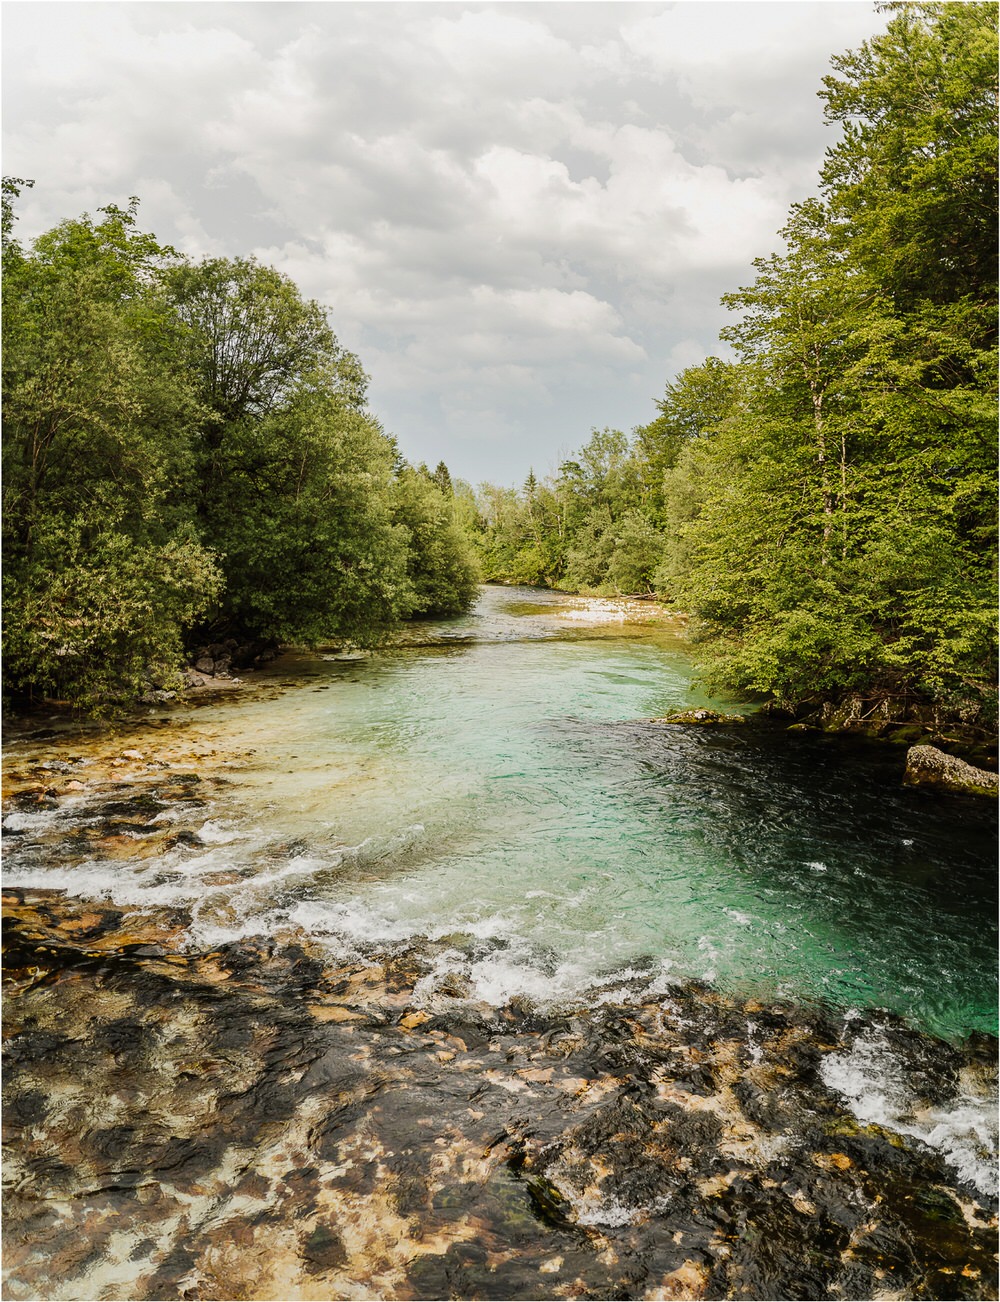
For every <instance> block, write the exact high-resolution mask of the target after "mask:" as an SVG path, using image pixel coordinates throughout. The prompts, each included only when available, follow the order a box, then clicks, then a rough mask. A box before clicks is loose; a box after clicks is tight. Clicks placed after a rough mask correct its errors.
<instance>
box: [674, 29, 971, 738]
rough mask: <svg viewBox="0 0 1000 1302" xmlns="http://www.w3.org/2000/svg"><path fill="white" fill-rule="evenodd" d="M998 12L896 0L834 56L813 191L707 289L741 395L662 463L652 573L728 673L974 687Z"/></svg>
mask: <svg viewBox="0 0 1000 1302" xmlns="http://www.w3.org/2000/svg"><path fill="white" fill-rule="evenodd" d="M960 11H961V12H960ZM995 27H996V12H995V8H993V7H992V6H981V5H975V4H970V5H967V6H954V5H907V6H905V7H904V8H902V9H900V10H899V16H898V17H897V18H895V19H894V20H893V22H892V23H891V24H890V27H889V30H888V32H887V33H886V34H885V36H884V37H878V38H875V39H874V40H873V41H872V42H869V43H868V44H867V45H866V46H864V47H863V48H862V50H861V51H860V52H858V53H857V54H852V55H847V56H844V57H843V58H842V59H839V60H837V61H836V63H835V66H836V67H837V69H838V71H840V72H841V73H842V74H844V75H843V76H842V77H841V78H840V79H837V78H828V79H827V82H826V98H827V101H828V106H829V111H830V116H831V117H832V118H833V119H834V120H836V121H841V122H843V123H844V124H845V133H844V137H843V139H842V141H841V143H840V144H839V145H837V146H836V147H835V148H834V149H833V150H831V151H830V154H829V155H828V159H827V164H826V167H825V168H824V173H823V183H824V197H823V200H822V202H820V201H811V202H809V203H806V204H802V205H799V206H797V207H796V208H795V209H793V212H792V215H791V218H790V221H789V224H788V226H787V227H786V229H785V231H784V232H783V234H784V236H785V240H786V252H785V253H783V254H782V255H780V256H776V257H772V258H768V259H762V260H759V261H758V262H757V263H756V264H755V266H756V268H757V272H758V275H757V279H756V281H755V282H754V284H753V285H752V286H750V287H749V288H747V289H744V290H741V291H740V292H739V293H738V294H735V295H731V296H729V297H728V299H727V301H728V303H729V304H730V306H732V307H734V308H735V309H737V310H738V311H739V312H740V313H741V319H740V320H739V321H738V322H737V323H736V324H735V325H734V326H733V327H731V328H730V329H729V330H728V331H727V332H726V337H727V338H728V339H729V340H730V341H731V342H732V343H733V344H734V345H735V346H736V348H737V350H738V351H739V353H740V355H741V358H742V363H741V365H740V367H739V370H738V379H739V388H740V396H739V399H738V401H735V402H734V403H733V404H732V405H731V407H730V409H729V411H728V412H727V413H726V414H725V415H724V417H723V419H722V420H721V421H719V422H718V423H717V424H716V425H715V427H714V430H713V432H712V436H711V438H710V439H709V440H707V441H706V442H705V443H704V444H703V445H702V446H700V447H698V446H695V445H693V444H688V446H687V447H686V448H685V450H684V451H683V452H682V453H681V455H680V456H679V457H678V459H677V461H676V463H675V466H674V469H673V470H671V471H669V472H668V474H667V477H666V487H665V506H666V510H667V512H668V514H672V515H673V517H674V522H675V524H676V527H677V528H676V535H675V537H674V538H673V539H672V540H671V541H670V543H669V544H668V547H667V552H666V557H665V563H664V565H663V566H662V567H661V570H660V573H659V579H660V581H661V582H662V583H665V584H670V585H671V586H672V587H673V588H674V589H676V591H677V592H678V593H679V594H680V596H681V598H682V599H683V600H685V601H686V602H687V604H688V606H689V608H691V609H692V610H693V611H694V612H695V613H696V614H697V615H698V616H699V618H700V620H701V630H702V634H703V636H704V637H705V639H706V642H705V653H706V656H707V658H708V659H709V660H710V662H711V663H712V665H713V666H714V671H715V675H716V677H717V679H719V680H722V681H725V682H728V683H729V684H731V685H737V686H741V687H744V688H751V689H755V690H760V691H764V692H768V693H771V694H773V695H774V696H776V697H777V698H778V699H779V700H783V701H785V702H788V703H790V704H795V703H798V702H802V701H806V700H816V699H822V698H823V697H828V698H829V697H834V698H835V697H836V696H838V695H842V694H843V693H845V692H859V693H868V694H869V695H874V696H879V695H882V696H897V697H901V698H914V699H922V700H924V701H935V702H950V703H951V704H950V705H949V708H951V709H955V708H958V707H957V706H956V704H955V703H956V702H958V701H963V700H964V701H965V705H963V706H962V707H961V708H962V709H963V710H965V711H966V712H967V713H968V711H970V710H971V711H974V710H975V709H977V708H979V705H977V702H978V703H980V704H981V703H982V702H984V701H986V700H988V699H989V698H990V696H991V695H992V683H993V681H994V677H995V663H996V662H995V649H994V638H993V623H994V620H993V612H994V608H995V600H994V593H995V577H994V574H995V571H994V567H993V555H994V549H995V539H994V534H993V517H994V508H993V503H994V501H995V423H996V396H995V381H994V376H995V353H994V351H993V348H994V343H995V338H996V305H995V299H994V294H993V275H994V273H993V271H992V270H991V269H990V268H991V267H992V263H991V262H990V261H989V259H990V258H992V257H993V256H994V254H995V247H994V246H995V241H994V239H993V237H992V235H991V237H990V239H989V240H988V241H985V240H984V235H983V232H984V230H985V229H986V228H987V227H988V228H989V229H990V230H991V231H992V230H993V229H994V228H995V223H996V209H997V204H996V166H995V149H994V143H995V134H996V131H995V95H993V96H992V97H991V95H989V94H984V93H983V87H984V85H994V86H995V44H996V41H995ZM991 51H992V52H991ZM984 78H985V81H984V80H983V79H984ZM991 106H992V107H991ZM987 141H988V144H987ZM945 226H951V227H952V229H950V230H949V231H948V233H947V234H946V233H945V231H944V227H945ZM987 245H988V246H989V253H988V254H987ZM987 282H988V285H989V288H987Z"/></svg>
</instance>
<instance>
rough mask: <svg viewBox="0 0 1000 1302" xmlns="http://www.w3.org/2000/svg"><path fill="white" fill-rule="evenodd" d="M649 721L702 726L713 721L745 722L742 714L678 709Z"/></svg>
mask: <svg viewBox="0 0 1000 1302" xmlns="http://www.w3.org/2000/svg"><path fill="white" fill-rule="evenodd" d="M650 722H651V723H693V724H701V725H702V726H705V725H708V724H713V723H746V718H745V716H744V715H742V714H719V712H718V711H717V710H678V711H676V713H674V714H665V715H664V716H663V718H662V719H652V720H650Z"/></svg>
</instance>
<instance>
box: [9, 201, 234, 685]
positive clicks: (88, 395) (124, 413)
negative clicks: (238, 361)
mask: <svg viewBox="0 0 1000 1302" xmlns="http://www.w3.org/2000/svg"><path fill="white" fill-rule="evenodd" d="M12 194H13V190H9V192H8V196H7V197H8V199H9V198H11V197H12ZM101 211H102V214H103V217H102V220H100V221H95V220H94V219H92V218H90V217H87V216H85V217H82V218H80V219H79V220H77V221H73V222H65V223H63V224H62V225H61V226H59V227H57V228H56V229H55V230H54V231H51V232H49V233H48V234H46V235H44V236H42V237H40V238H39V239H38V240H36V241H35V243H34V246H33V247H32V248H31V250H30V251H29V252H28V253H27V254H25V253H23V251H22V250H21V249H20V248H19V247H18V246H17V245H16V244H15V243H14V241H13V237H12V234H11V230H12V215H11V213H10V212H9V211H8V212H5V217H4V226H5V276H4V320H5V345H6V346H5V350H4V407H5V421H4V439H3V504H4V511H3V552H4V593H5V641H6V658H5V682H6V685H7V689H8V691H10V692H12V693H14V694H15V695H16V694H20V693H25V692H28V691H38V690H40V691H43V692H54V693H56V694H57V695H59V696H61V697H65V698H67V699H69V700H72V701H74V702H76V703H79V704H82V705H85V706H87V707H92V706H96V705H99V704H100V703H101V702H102V701H104V700H106V699H107V698H109V697H111V696H113V695H116V694H118V693H120V692H121V691H122V690H130V689H132V688H134V687H136V686H137V684H139V683H140V681H141V680H142V678H143V675H144V674H146V675H147V676H159V677H162V676H163V675H164V673H165V672H166V670H165V666H166V665H167V664H168V663H169V662H174V663H176V660H177V658H178V657H179V652H180V647H181V639H182V636H183V631H184V629H185V628H186V627H189V626H190V625H191V623H192V622H193V621H194V619H195V618H196V617H197V616H198V614H199V613H200V612H201V611H202V610H204V609H205V608H206V607H207V606H208V605H209V604H210V602H211V601H212V600H213V599H214V597H215V595H216V593H217V591H218V587H219V583H218V578H219V576H218V572H217V569H216V567H215V565H214V562H213V559H212V557H211V555H210V553H208V552H207V551H206V550H205V549H204V547H203V546H201V545H200V542H199V540H198V538H197V535H196V532H195V530H194V528H193V523H192V514H191V510H190V507H189V506H188V504H187V501H188V494H189V492H190V489H191V486H192V476H193V458H192V446H191V439H190V425H191V422H192V420H193V418H194V416H195V413H196V411H197V402H196V397H195V394H194V392H193V389H192V386H191V384H190V383H189V380H188V377H187V374H186V371H185V367H184V365H183V360H182V349H181V340H180V335H179V329H178V325H177V322H176V319H175V318H174V316H173V313H172V311H171V308H170V305H169V303H168V302H167V300H166V298H165V296H164V294H163V292H162V280H161V277H162V274H163V270H164V268H165V267H166V266H168V265H169V263H170V260H171V258H172V254H171V251H170V250H169V249H166V248H162V247H160V246H159V245H158V244H157V243H156V241H155V239H154V238H153V237H152V236H150V235H146V234H144V233H142V232H140V231H138V229H137V223H136V201H135V200H133V201H132V202H131V203H130V205H129V207H128V208H127V209H124V210H123V209H120V208H117V207H115V206H109V207H108V208H105V209H102V210H101ZM126 650H127V654H126Z"/></svg>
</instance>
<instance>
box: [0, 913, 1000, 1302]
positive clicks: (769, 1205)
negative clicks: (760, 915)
mask: <svg viewBox="0 0 1000 1302" xmlns="http://www.w3.org/2000/svg"><path fill="white" fill-rule="evenodd" d="M4 913H5V964H6V968H7V981H6V996H7V1006H6V1014H5V1028H6V1035H7V1044H6V1065H5V1073H4V1089H5V1123H6V1124H5V1138H6V1145H7V1163H6V1180H7V1186H6V1187H7V1192H6V1198H5V1213H6V1215H5V1252H4V1269H5V1272H6V1289H5V1296H6V1297H8V1298H11V1299H29V1298H39V1297H45V1298H52V1299H55V1298H60V1299H62V1298H67V1299H68V1298H81V1299H82V1298H97V1297H101V1298H202V1299H209V1298H219V1299H221V1298H269V1299H278V1298H316V1299H333V1298H372V1297H384V1298H448V1297H451V1298H550V1297H551V1298H557V1297H567V1298H569V1297H572V1298H726V1297H729V1298H796V1297H797V1298H817V1299H818V1298H989V1297H994V1296H995V1295H996V1293H995V1278H996V1276H995V1271H996V1263H995V1258H994V1255H993V1254H994V1249H995V1227H996V1220H995V1214H994V1213H995V1207H994V1206H993V1205H992V1204H991V1201H990V1200H989V1199H988V1198H986V1197H984V1196H983V1194H982V1192H981V1191H980V1190H978V1189H977V1188H976V1187H975V1186H974V1185H973V1184H971V1183H969V1182H967V1181H966V1180H963V1179H962V1178H961V1176H960V1175H959V1174H958V1173H957V1172H956V1170H955V1168H954V1166H953V1165H950V1164H949V1163H947V1162H946V1161H945V1160H944V1159H943V1157H942V1156H941V1155H940V1154H939V1153H936V1152H934V1151H933V1150H932V1149H931V1148H929V1147H927V1146H926V1145H924V1144H923V1143H921V1142H920V1141H919V1140H915V1139H913V1138H911V1137H908V1136H906V1135H904V1134H900V1133H899V1132H895V1131H892V1130H888V1129H885V1128H883V1127H881V1126H879V1125H876V1124H862V1123H861V1122H859V1120H858V1119H857V1117H856V1116H855V1115H854V1114H853V1113H852V1112H851V1111H850V1110H849V1109H848V1107H847V1106H846V1104H845V1101H844V1099H843V1097H842V1096H841V1095H840V1094H838V1092H837V1091H836V1090H835V1089H833V1088H831V1086H830V1085H829V1084H827V1083H826V1081H825V1079H824V1064H825V1063H827V1064H828V1063H830V1062H837V1061H843V1060H844V1058H845V1055H849V1054H850V1052H851V1051H852V1047H856V1046H857V1045H858V1044H859V1043H860V1042H861V1041H862V1040H863V1039H864V1037H865V1036H868V1037H870V1036H871V1035H872V1034H873V1026H872V1024H871V1023H870V1022H867V1021H863V1020H861V1019H858V1020H855V1021H851V1022H847V1023H845V1022H844V1021H843V1020H835V1019H832V1018H829V1017H825V1016H823V1015H822V1014H821V1013H818V1012H817V1011H816V1010H807V1009H803V1008H797V1007H794V1006H792V1005H790V1004H775V1005H772V1006H768V1007H764V1006H761V1005H760V1004H759V1003H755V1002H752V1001H740V1000H736V999H732V998H726V997H723V996H722V995H720V994H718V993H716V992H714V991H712V990H711V989H709V988H706V987H704V986H699V985H696V984H687V985H683V986H678V987H676V988H674V989H671V990H670V991H669V992H667V993H666V994H665V995H663V996H660V997H658V998H655V999H648V998H645V999H644V998H643V997H642V992H641V988H639V987H637V988H636V989H635V990H634V991H631V992H630V991H629V990H627V989H622V990H620V991H617V992H615V994H614V996H613V997H607V996H605V999H606V1002H604V1003H602V1004H600V1005H598V1006H597V1007H590V1008H582V1007H577V1008H567V1009H565V1010H563V1011H561V1012H559V1013H553V1012H551V1011H550V1012H547V1013H544V1014H542V1013H538V1012H536V1011H534V1010H532V1009H531V1008H530V1007H528V1006H526V1005H522V1004H520V1003H518V1002H517V1001H514V1002H511V1003H508V1004H507V1005H506V1006H504V1007H502V1008H495V1009H491V1008H487V1007H484V1006H476V1005H475V1004H473V1003H470V1002H469V1001H468V1000H467V999H465V998H463V996H464V994H465V992H464V991H462V990H461V989H460V988H456V989H455V990H454V991H452V992H449V991H448V990H447V989H444V990H442V989H441V987H440V986H439V987H438V991H437V994H436V1001H435V1002H432V1004H431V1006H427V1004H426V1003H425V1002H422V1001H421V1000H419V999H418V998H417V997H416V995H415V989H416V987H417V986H418V983H419V982H420V979H421V977H422V975H423V974H424V973H425V972H426V971H427V968H428V964H429V962H431V961H432V958H433V955H432V954H431V953H429V952H427V951H425V950H421V949H413V950H411V951H409V952H406V953H401V954H397V955H394V956H391V957H386V958H385V959H384V960H382V961H380V962H376V961H368V962H366V963H357V964H353V965H348V966H331V965H329V963H328V962H327V961H325V960H324V956H323V954H322V953H321V952H320V951H318V950H316V949H315V948H314V947H313V946H311V945H310V944H309V942H308V941H307V940H306V939H305V938H304V937H300V938H295V937H291V936H286V937H281V938H276V939H275V940H274V941H270V942H267V943H256V944H252V945H250V944H241V945H230V946H225V947H222V948H220V949H219V950H217V951H214V952H208V953H191V952H188V951H186V950H185V949H184V948H183V946H182V945H181V941H180V937H181V936H182V935H183V929H184V924H185V921H186V919H185V918H184V916H183V914H182V913H181V912H180V911H178V910H164V911H161V912H159V913H157V912H155V911H147V912H146V913H145V914H144V915H142V916H141V917H140V916H137V915H131V916H130V915H129V914H128V913H127V912H126V911H124V910H122V909H119V908H115V907H112V906H110V905H108V904H101V903H94V904H87V903H85V902H82V901H71V900H69V899H67V898H66V897H65V896H63V895H61V894H59V893H58V892H52V891H30V890H11V891H9V892H8V893H7V894H6V895H5V897H4ZM877 1030H878V1034H879V1035H881V1036H883V1037H889V1039H891V1041H892V1044H893V1048H894V1050H895V1052H896V1053H897V1055H901V1059H902V1060H903V1061H905V1062H906V1063H907V1064H908V1067H909V1074H910V1076H911V1078H912V1080H913V1082H915V1088H916V1091H917V1095H919V1097H915V1101H914V1108H915V1109H916V1110H919V1109H924V1110H925V1111H926V1110H929V1109H931V1110H932V1109H934V1108H935V1107H940V1106H941V1105H942V1104H945V1103H947V1102H948V1100H954V1099H955V1098H956V1097H957V1096H959V1095H961V1094H962V1093H963V1092H969V1091H973V1092H975V1091H981V1090H982V1089H983V1087H984V1085H985V1084H986V1083H987V1080H988V1078H989V1076H990V1075H991V1073H993V1072H994V1070H995V1068H994V1057H993V1048H994V1046H993V1045H992V1044H991V1043H989V1042H986V1041H980V1042H977V1043H975V1044H972V1045H969V1046H966V1047H965V1048H964V1049H961V1050H960V1049H954V1048H949V1047H948V1046H945V1045H942V1044H940V1043H938V1042H936V1041H932V1040H928V1039H926V1038H925V1037H922V1036H920V1035H917V1034H915V1033H913V1032H911V1031H908V1030H907V1029H906V1028H905V1027H904V1026H903V1025H902V1024H900V1023H899V1022H896V1021H893V1020H891V1019H885V1020H883V1021H882V1023H881V1024H880V1025H879V1026H878V1028H877ZM827 1074H828V1073H827Z"/></svg>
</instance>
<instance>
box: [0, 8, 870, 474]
mask: <svg viewBox="0 0 1000 1302" xmlns="http://www.w3.org/2000/svg"><path fill="white" fill-rule="evenodd" d="M883 23H884V19H883V18H881V17H879V16H878V15H876V14H875V13H874V12H873V9H872V8H870V7H869V6H868V5H867V4H861V3H857V2H854V0H847V2H846V3H797V2H794V0H793V2H792V3H778V4H774V3H750V4H730V3H694V2H693V0H688V2H686V3H680V4H673V5H670V4H661V3H621V4H616V3H610V4H608V3H593V4H592V3H572V2H571V3H566V4H548V3H529V4H520V3H513V4H507V3H494V4H490V3H487V4H482V5H481V4H476V5H471V4H470V5H465V4H462V3H458V4H447V3H445V4H426V3H416V4H366V3H317V4H305V5H300V4H295V3H289V4H241V3H233V4H230V3H191V4H186V3H179V4H178V3H155V4H139V3H132V4H110V3H90V2H89V0H88V2H86V3H81V4H60V3H56V4H44V5H38V4H16V5H8V6H7V11H6V23H5V60H6V68H5V99H6V115H5V121H6V126H7V132H8V139H7V144H6V155H5V170H6V171H7V172H9V173H13V174H16V175H25V176H32V177H34V178H36V181H37V186H36V189H35V190H34V191H32V192H30V193H28V194H26V195H25V196H24V199H23V202H22V205H21V212H22V229H23V232H24V233H26V234H28V235H31V234H34V233H37V232H39V231H40V230H42V229H45V228H46V227H47V226H50V225H53V224H54V223H55V222H56V221H58V220H61V219H62V218H64V217H66V216H70V215H73V214H75V213H77V212H79V211H81V210H83V209H85V208H86V209H89V210H93V209H94V208H95V207H97V206H99V205H101V204H104V203H107V202H119V203H120V202H123V201H124V199H126V198H127V197H128V195H130V194H132V193H136V194H139V195H140V196H141V198H142V200H143V206H142V209H141V216H142V220H143V223H144V225H146V226H147V227H148V228H151V229H153V230H155V231H156V232H157V234H158V235H159V236H160V237H161V238H162V239H164V240H167V241H169V242H172V243H174V244H176V245H177V246H178V247H180V248H182V249H184V250H185V251H187V252H189V253H191V254H192V255H195V256H197V255H202V254H208V255H213V256H216V255H220V254H230V255H234V256H235V255H243V254H247V253H250V252H253V253H256V254H257V255H258V256H260V257H261V258H262V259H264V260H266V261H268V262H272V263H274V264H275V265H277V266H278V267H280V268H281V269H282V270H283V271H285V272H286V273H287V274H289V275H291V276H292V277H293V278H294V279H295V280H296V281H297V282H298V283H299V284H300V286H301V287H302V289H303V291H304V292H305V293H306V294H307V295H308V296H310V297H316V298H318V299H319V300H320V301H321V302H323V303H324V304H327V305H328V306H329V307H330V309H331V319H332V321H333V324H334V327H335V329H336V330H337V332H338V334H339V335H340V336H341V338H342V340H343V342H344V343H345V344H346V345H347V346H349V347H351V348H354V349H355V350H356V351H358V352H359V353H360V355H361V357H362V360H363V361H364V362H365V364H366V366H367V367H368V369H369V370H370V371H371V373H372V376H373V387H372V401H373V404H374V406H375V407H376V409H377V410H378V411H379V412H380V413H381V414H382V415H383V416H384V417H385V419H386V422H387V424H388V425H390V426H391V427H392V428H393V430H394V432H396V433H397V435H398V436H399V437H400V441H401V443H402V445H403V448H404V451H406V452H407V454H408V455H412V456H414V457H417V458H423V459H426V460H429V461H436V460H437V459H438V458H439V456H441V455H444V456H445V457H446V459H448V460H450V461H452V462H454V467H455V469H456V472H457V473H459V474H463V475H465V476H466V477H469V478H479V477H482V475H484V474H489V475H492V476H494V477H499V478H501V479H519V478H520V477H522V474H523V469H524V465H525V464H526V463H527V461H529V460H530V461H531V462H532V463H533V464H535V465H536V466H537V465H539V464H540V463H541V462H542V461H544V460H545V459H546V458H545V456H544V449H545V448H550V449H552V450H553V455H554V449H555V448H557V447H567V446H573V445H574V444H576V443H579V442H582V441H583V440H584V439H585V438H586V437H587V433H588V430H589V428H590V426H591V425H594V424H597V425H600V424H605V423H611V424H617V425H619V426H622V427H626V428H627V427H628V426H630V425H632V424H634V423H637V422H639V421H643V420H647V419H650V418H651V416H652V415H653V414H654V408H653V402H652V400H653V398H654V397H655V396H656V395H658V394H659V393H660V392H662V388H663V384H664V383H665V381H666V380H667V379H669V378H670V374H671V368H675V367H682V366H684V365H688V364H691V363H692V362H696V361H697V360H699V359H700V356H704V354H705V352H708V351H717V350H718V345H717V343H716V334H717V331H718V328H719V326H720V324H721V323H722V321H723V314H722V311H721V309H720V308H719V307H718V296H719V294H720V293H722V292H724V291H725V290H726V289H731V288H735V286H736V285H738V284H742V283H746V280H747V279H748V278H749V277H750V275H751V271H750V263H751V260H752V258H753V257H755V256H757V255H759V254H762V253H766V252H768V251H769V250H770V249H771V248H773V247H774V245H775V242H776V241H775V236H774V232H775V230H776V229H777V227H778V226H779V225H780V224H781V223H782V220H783V218H784V215H785V212H786V210H787V206H788V204H789V202H791V201H792V200H794V199H795V198H797V197H800V196H801V195H802V194H804V193H806V192H808V190H809V189H811V188H812V186H813V185H814V183H815V171H816V166H817V163H818V161H819V159H820V158H821V155H822V150H823V147H824V145H825V144H826V143H828V140H829V137H828V135H827V134H826V132H825V131H824V129H823V127H822V118H821V105H820V103H819V101H818V100H817V99H816V95H815V92H816V91H817V90H818V88H819V85H820V78H821V76H822V75H823V73H824V72H825V71H826V70H827V68H828V63H829V56H830V55H831V54H834V53H836V52H838V51H840V50H841V49H843V48H846V47H849V46H852V45H857V44H858V43H859V42H860V40H862V39H864V38H865V37H866V36H867V35H869V34H870V33H871V32H873V31H875V30H876V29H877V28H878V27H880V26H881V25H883Z"/></svg>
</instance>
